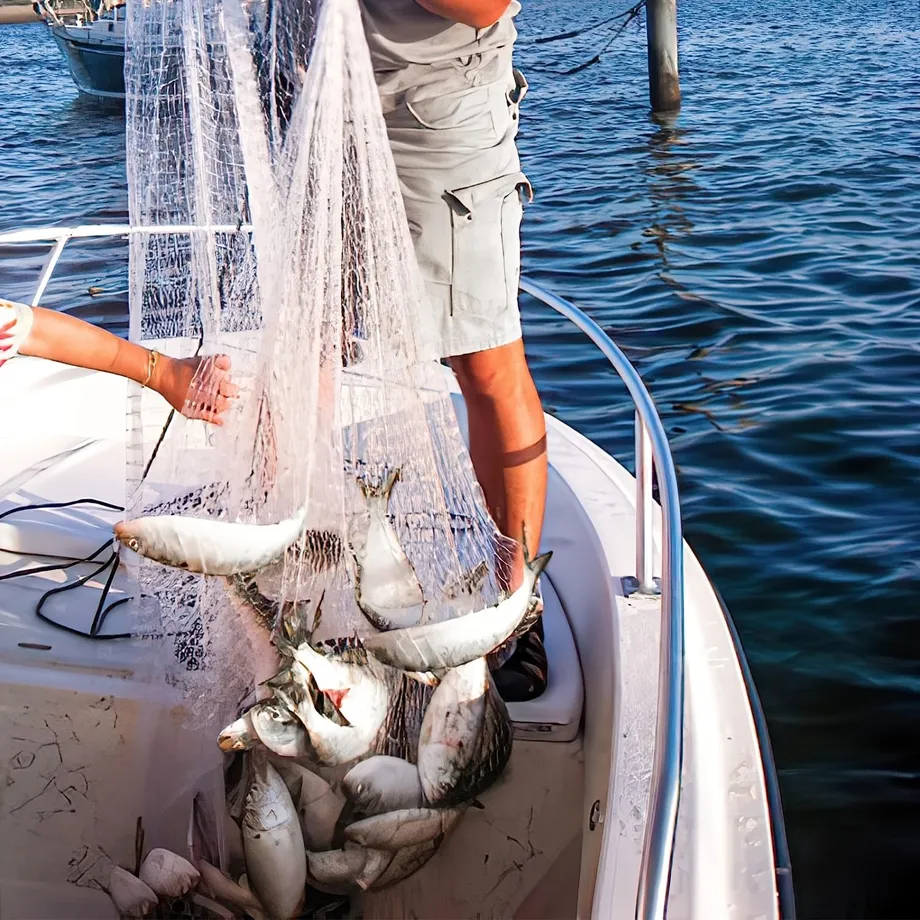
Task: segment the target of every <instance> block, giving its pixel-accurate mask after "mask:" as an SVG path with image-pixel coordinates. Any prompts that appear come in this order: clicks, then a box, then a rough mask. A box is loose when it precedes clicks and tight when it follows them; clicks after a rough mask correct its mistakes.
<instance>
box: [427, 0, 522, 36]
mask: <svg viewBox="0 0 920 920" xmlns="http://www.w3.org/2000/svg"><path fill="white" fill-rule="evenodd" d="M415 2H416V3H417V4H418V5H419V6H420V7H422V8H423V9H426V10H428V12H429V13H434V14H435V15H436V16H443V17H444V18H445V19H452V20H453V21H454V22H462V23H463V24H464V25H467V26H472V27H473V28H474V29H486V28H488V27H489V26H491V25H494V24H495V23H496V22H498V20H499V19H501V18H502V16H504V14H505V10H507V9H508V6H509V5H510V2H511V0H415Z"/></svg>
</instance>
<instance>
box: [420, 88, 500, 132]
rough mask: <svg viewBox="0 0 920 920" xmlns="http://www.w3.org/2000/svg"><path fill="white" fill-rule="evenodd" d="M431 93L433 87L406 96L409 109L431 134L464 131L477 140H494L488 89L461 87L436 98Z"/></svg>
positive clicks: (440, 94) (442, 93)
mask: <svg viewBox="0 0 920 920" xmlns="http://www.w3.org/2000/svg"><path fill="white" fill-rule="evenodd" d="M428 93H432V89H431V87H420V88H415V89H411V90H409V91H408V92H407V93H406V100H405V105H406V109H407V110H408V111H409V112H410V113H411V115H412V117H413V118H414V119H415V120H416V121H417V122H418V124H419V125H421V126H422V127H424V128H428V129H430V130H432V131H463V132H466V133H469V134H471V136H473V137H475V138H483V137H484V138H490V139H493V140H494V137H493V135H494V134H495V128H494V125H493V122H492V118H491V116H490V110H489V88H488V87H483V86H462V87H459V88H457V89H453V90H449V91H447V92H441V93H439V94H437V95H427V94H428Z"/></svg>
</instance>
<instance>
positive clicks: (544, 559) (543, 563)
mask: <svg viewBox="0 0 920 920" xmlns="http://www.w3.org/2000/svg"><path fill="white" fill-rule="evenodd" d="M552 558H553V551H552V550H549V551H548V552H546V553H543V555H542V556H537V558H536V559H528V558H527V557H526V556H525V557H524V564H525V565H526V566H527V570H528V571H529V572H531V573H532V574H533V579H534V581H536V580H537V579H538V578H539V577H540V575H541V574H542V573H543V570H544V569H545V568H546V567H547V566H548V565H549V561H550V559H552Z"/></svg>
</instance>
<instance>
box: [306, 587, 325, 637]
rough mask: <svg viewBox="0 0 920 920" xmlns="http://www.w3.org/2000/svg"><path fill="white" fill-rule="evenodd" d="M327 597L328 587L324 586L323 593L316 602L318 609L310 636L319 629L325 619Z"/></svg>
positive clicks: (315, 612)
mask: <svg viewBox="0 0 920 920" xmlns="http://www.w3.org/2000/svg"><path fill="white" fill-rule="evenodd" d="M325 599H326V589H325V588H323V593H322V594H320V596H319V600H318V601H317V602H316V610H315V611H314V613H313V627H312V629H311V630H310V636H311V637H312V635H313V633H315V632H316V630H317V629H319V624H320V623H321V622H322V619H323V601H324V600H325Z"/></svg>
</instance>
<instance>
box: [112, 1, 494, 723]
mask: <svg viewBox="0 0 920 920" xmlns="http://www.w3.org/2000/svg"><path fill="white" fill-rule="evenodd" d="M128 17H129V19H128V40H127V45H128V49H129V50H128V54H127V59H126V68H125V79H126V89H127V121H128V130H127V137H128V179H129V189H130V213H131V223H132V225H133V227H135V228H137V230H136V232H135V233H134V235H133V236H132V242H131V332H132V338H135V339H140V340H142V341H144V342H145V343H148V344H150V343H155V347H156V348H158V349H159V350H160V351H162V352H163V353H165V354H168V355H171V356H176V357H184V356H188V355H191V354H194V353H196V352H199V353H201V354H209V355H215V354H226V355H228V356H230V358H231V360H232V366H233V377H234V380H235V381H236V382H237V383H238V384H240V386H241V388H242V394H241V397H240V399H239V401H238V407H237V408H235V409H234V410H232V411H231V412H230V413H228V418H227V422H226V424H225V426H224V427H223V428H213V427H211V428H209V427H207V426H206V425H205V424H204V423H203V422H201V421H188V420H187V419H185V418H183V417H182V416H181V415H179V414H178V413H176V414H174V415H173V416H171V417H170V418H169V419H168V420H167V418H166V417H165V414H164V412H163V410H162V406H161V404H160V403H158V402H157V400H156V398H155V397H152V396H150V394H149V393H148V392H147V391H143V392H141V391H139V392H138V393H137V394H135V396H134V397H133V398H134V400H135V405H134V409H133V411H132V414H131V432H130V456H129V468H130V469H129V480H130V485H131V487H132V490H133V506H132V508H131V515H132V516H138V515H141V514H151V513H174V514H182V515H188V516H193V517H202V518H208V519H213V520H225V521H237V522H250V523H260V524H267V523H274V522H278V521H281V520H283V519H288V518H290V517H292V516H293V515H295V514H296V513H297V511H298V509H301V508H304V507H305V508H306V511H307V527H308V531H307V535H306V536H305V537H304V538H303V539H301V540H300V541H299V542H298V543H297V544H295V548H294V549H295V551H293V552H289V553H288V554H287V555H286V556H285V558H284V561H283V562H282V563H279V564H278V565H275V566H273V567H271V568H270V569H267V570H266V571H264V572H263V573H262V574H261V576H260V579H259V581H258V588H259V591H260V592H261V593H262V594H264V595H265V596H267V597H268V598H269V599H271V600H273V601H274V602H276V604H278V603H282V602H284V601H291V600H296V599H300V600H305V599H312V600H313V601H314V606H312V607H309V608H308V606H307V605H305V606H304V607H303V608H302V613H301V614H299V615H301V616H303V617H306V616H308V615H309V616H310V617H312V616H313V611H314V610H315V601H316V600H317V599H318V598H319V597H320V595H321V594H322V593H323V592H325V593H324V595H323V596H324V601H323V607H322V611H323V613H322V621H321V626H320V634H321V636H326V635H336V636H344V635H349V634H353V633H355V632H357V633H358V634H359V635H366V634H369V633H373V632H375V627H374V626H372V625H371V623H370V622H369V620H368V618H367V616H365V614H364V613H362V612H361V609H359V606H358V604H357V602H356V583H357V578H356V575H357V574H359V573H358V572H356V567H355V562H354V559H353V556H352V551H351V550H352V549H353V548H355V547H359V546H362V545H364V543H363V541H365V540H366V539H369V538H368V520H369V518H368V508H369V507H370V505H371V504H372V502H368V501H367V500H366V499H365V497H364V496H363V495H362V491H361V489H360V488H359V487H358V478H359V477H360V478H361V479H363V481H364V482H365V483H366V484H367V486H368V487H370V489H371V490H373V489H374V488H376V487H379V486H380V485H381V484H382V483H384V481H385V480H386V479H387V477H388V474H389V473H391V472H393V471H396V470H398V480H397V481H396V484H395V485H394V486H393V488H392V492H391V498H390V501H389V508H388V510H389V514H390V518H391V520H392V524H393V528H394V530H395V534H396V535H397V536H398V542H399V546H401V547H402V550H404V552H405V554H406V555H407V556H408V559H409V560H410V561H411V564H412V567H413V569H414V572H415V574H416V576H417V579H418V583H419V584H420V585H421V589H422V594H423V596H424V610H423V611H422V612H421V622H433V621H436V620H439V619H444V618H447V617H450V616H453V615H456V614H457V612H458V611H457V609H456V607H455V606H453V605H452V597H454V596H455V594H453V593H452V591H451V589H450V587H449V586H450V585H452V584H456V583H457V582H458V581H460V580H462V578H463V576H464V574H465V573H469V572H471V571H473V570H475V569H476V568H477V566H479V567H480V570H481V568H482V563H486V564H487V566H488V571H489V577H488V578H487V579H486V580H485V582H484V583H483V585H482V587H481V589H479V591H480V592H481V593H480V594H478V595H477V596H478V597H479V598H481V605H482V606H485V605H488V604H491V603H494V602H495V600H496V599H497V597H498V592H499V570H500V568H501V566H502V565H503V564H504V562H503V560H506V559H507V558H508V553H507V548H508V545H507V543H506V541H504V538H501V537H500V536H499V535H498V533H497V531H496V530H495V527H494V524H493V522H492V520H491V518H490V517H489V515H488V513H487V511H486V508H485V502H484V497H483V495H482V492H481V490H480V488H479V486H478V484H477V482H476V479H475V476H474V473H473V470H472V465H471V462H470V458H469V454H468V452H467V449H466V447H465V445H464V443H463V438H462V435H461V432H460V429H459V426H458V423H457V419H456V416H455V414H454V408H453V405H452V398H451V396H450V393H449V389H448V378H447V376H446V375H445V373H444V369H443V368H442V367H441V366H440V365H439V364H438V362H437V358H438V355H437V354H436V353H435V352H434V350H433V347H432V345H431V344H430V343H431V336H430V335H427V334H426V330H425V328H424V317H425V309H424V290H423V285H422V282H421V280H420V276H419V273H418V269H417V265H416V262H415V257H414V253H413V248H412V241H411V238H410V234H409V230H408V226H407V222H406V218H405V212H404V209H403V204H402V199H401V195H400V189H399V183H398V179H397V175H396V171H395V167H394V165H393V161H392V156H391V153H390V149H389V145H388V141H387V135H386V128H385V124H384V120H383V116H382V114H381V109H380V102H379V98H378V94H377V88H376V84H375V82H374V74H373V69H372V65H371V61H370V56H369V52H368V48H367V44H366V41H365V38H364V34H363V30H362V23H361V16H360V10H359V8H358V3H357V0H324V2H320V3H317V4H315V5H311V4H309V3H307V2H304V0H297V2H294V0H290V2H289V0H281V2H272V0H268V2H253V3H251V4H244V3H243V2H241V0H144V2H138V3H134V4H131V5H129V7H128ZM224 549H225V547H222V546H220V545H215V546H214V548H213V551H214V552H215V553H216V554H218V555H219V554H220V553H221V552H223V551H224ZM365 550H366V552H368V553H371V554H373V553H375V552H378V551H379V550H380V547H379V546H376V545H371V544H370V543H368V544H367V545H366V546H365ZM390 552H393V553H395V554H396V555H397V556H398V552H399V550H398V548H393V547H392V546H391V547H390ZM134 564H135V565H136V566H137V576H138V581H139V584H140V585H141V589H142V592H143V594H144V595H145V596H146V597H149V598H154V599H155V600H156V603H154V604H150V605H148V606H147V608H145V609H149V610H150V613H151V615H152V616H153V617H155V622H156V627H157V628H158V629H159V630H160V631H165V632H166V633H167V634H168V635H169V636H170V637H171V638H172V640H173V643H174V644H178V645H179V646H180V653H179V655H178V656H177V658H176V664H175V665H173V666H172V677H173V679H174V680H176V681H178V682H180V683H181V684H182V685H183V686H184V687H185V688H186V691H187V695H188V701H189V703H190V709H191V711H192V713H193V714H194V716H195V718H196V721H198V722H199V723H208V724H216V723H217V722H221V724H223V722H225V721H226V720H227V718H228V717H232V715H233V713H232V710H233V709H234V708H235V707H236V706H237V705H238V703H239V700H240V698H241V697H242V696H243V695H245V693H246V692H247V690H248V689H250V688H251V687H252V686H253V685H254V684H255V683H257V682H258V681H260V680H264V679H265V678H267V677H270V676H271V675H272V673H273V668H274V667H275V666H276V665H275V662H274V657H273V656H274V652H273V649H272V647H271V644H270V641H269V633H268V631H267V630H266V629H265V628H264V626H263V625H261V624H259V623H257V622H254V621H253V617H252V615H251V614H252V611H251V610H250V609H248V608H247V607H246V605H242V606H241V605H240V603H238V602H237V600H236V599H235V597H234V594H233V592H232V590H230V588H228V584H227V582H226V581H225V580H224V579H219V578H208V577H203V576H200V575H193V574H189V573H187V572H183V571H181V570H179V569H176V568H167V567H164V566H161V565H159V564H157V563H155V562H152V561H149V560H147V559H143V558H137V559H136V560H135V562H134ZM365 587H367V586H366V585H365ZM367 590H370V589H369V588H368V589H367ZM142 607H143V605H142ZM273 609H277V608H273ZM465 609H466V610H468V609H469V607H466V608H465ZM308 610H309V614H308V612H307V611H308ZM306 625H308V626H311V625H312V620H310V622H309V623H307V624H306Z"/></svg>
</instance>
